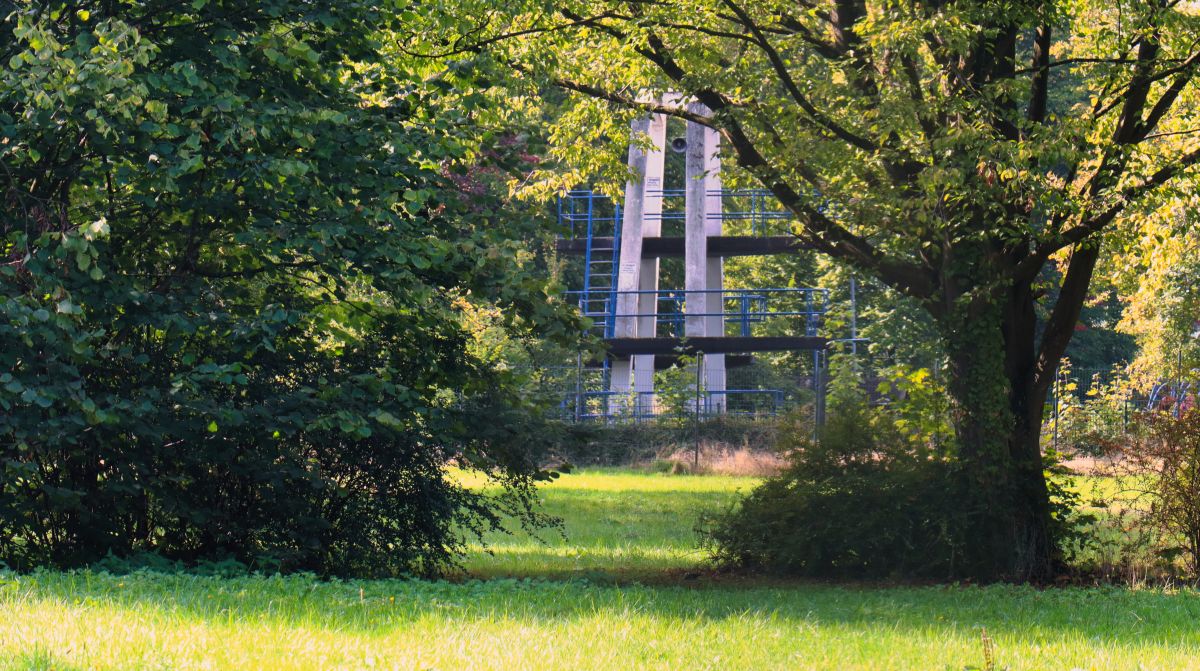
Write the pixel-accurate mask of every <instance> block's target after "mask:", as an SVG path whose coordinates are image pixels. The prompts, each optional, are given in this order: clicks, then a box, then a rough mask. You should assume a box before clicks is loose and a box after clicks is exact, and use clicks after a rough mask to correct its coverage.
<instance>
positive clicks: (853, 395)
mask: <svg viewBox="0 0 1200 671" xmlns="http://www.w3.org/2000/svg"><path fill="white" fill-rule="evenodd" d="M896 419H897V415H896V414H895V411H894V410H892V409H887V408H872V407H870V406H869V404H868V402H867V397H866V394H865V392H864V390H863V388H862V386H861V384H860V374H859V372H858V370H857V368H856V364H855V363H854V361H853V360H852V359H850V358H849V357H847V356H844V355H837V356H834V357H833V358H832V360H831V389H830V392H829V419H828V422H827V424H826V427H825V430H824V432H823V434H822V436H821V440H820V441H819V442H813V441H812V440H811V439H810V437H809V436H810V434H809V427H808V426H806V425H803V424H797V425H794V426H791V427H784V429H783V430H782V431H781V434H780V449H781V451H784V452H788V453H790V455H791V457H790V458H791V463H790V465H789V467H788V468H787V469H786V470H785V471H784V472H783V473H782V474H781V475H779V476H778V477H774V478H770V479H768V480H767V481H766V482H764V483H763V484H762V485H761V486H759V487H758V488H756V489H755V490H753V491H752V492H750V493H749V494H748V495H747V496H746V497H744V498H743V499H742V500H741V501H740V502H739V504H738V505H737V506H736V507H734V508H733V509H731V510H729V511H727V512H726V513H724V514H723V515H721V516H718V517H717V518H715V519H712V520H709V521H708V522H707V523H706V525H705V533H706V535H707V540H708V543H709V546H710V549H711V550H712V551H713V553H714V555H715V558H716V559H717V561H718V563H720V564H723V565H725V566H729V567H737V568H743V569H752V570H765V571H769V572H775V573H782V574H789V575H803V576H818V577H837V578H937V579H944V578H953V577H959V576H971V575H976V574H977V572H978V570H979V566H978V565H977V564H976V563H975V562H977V561H979V560H978V559H976V558H977V557H978V555H979V551H978V550H979V545H980V544H981V543H982V542H983V541H982V540H981V539H980V538H979V534H980V533H981V532H980V530H979V520H978V518H977V516H976V515H975V514H974V512H973V511H972V510H971V508H970V507H969V506H966V505H964V501H969V500H971V499H970V496H969V492H967V491H966V489H965V488H966V486H967V485H965V484H964V483H966V482H969V481H968V480H967V479H966V478H964V477H963V473H962V469H961V466H960V464H959V462H958V461H957V459H956V458H955V454H954V450H953V448H952V447H949V446H947V445H944V444H941V443H940V442H935V441H931V440H929V437H928V436H923V435H920V434H913V433H911V432H907V431H902V430H900V429H899V428H898V426H904V424H899V425H898V424H897V422H896ZM939 421H940V420H938V419H937V418H935V417H930V418H926V419H925V420H924V421H923V422H920V423H919V424H922V425H928V426H934V425H936V424H938V423H939ZM1051 495H1052V501H1053V502H1054V511H1053V513H1054V519H1055V524H1054V533H1055V538H1056V541H1058V542H1060V543H1061V542H1063V541H1064V540H1065V539H1066V536H1067V535H1068V534H1069V533H1070V532H1072V531H1073V530H1074V529H1076V528H1077V525H1078V520H1077V518H1075V517H1074V505H1075V504H1076V503H1077V501H1076V500H1075V499H1073V498H1072V497H1071V496H1070V494H1069V492H1068V491H1067V490H1066V489H1064V488H1062V487H1061V486H1055V487H1053V488H1052V492H1051Z"/></svg>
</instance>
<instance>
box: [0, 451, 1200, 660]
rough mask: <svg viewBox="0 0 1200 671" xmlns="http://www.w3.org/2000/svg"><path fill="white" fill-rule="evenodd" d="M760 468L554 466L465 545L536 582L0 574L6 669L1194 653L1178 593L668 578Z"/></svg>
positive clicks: (1198, 603) (476, 568) (1187, 609)
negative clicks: (986, 642) (506, 525)
mask: <svg viewBox="0 0 1200 671" xmlns="http://www.w3.org/2000/svg"><path fill="white" fill-rule="evenodd" d="M753 483H754V481H753V480H750V479H744V478H704V477H693V476H668V475H661V476H659V475H645V474H622V473H619V472H611V471H608V472H599V473H597V472H584V473H581V474H573V475H568V476H565V477H563V478H562V479H560V480H559V481H557V482H555V483H553V484H550V485H547V486H546V487H545V488H544V492H543V493H544V495H545V501H546V505H547V507H548V509H549V511H550V512H552V513H555V514H558V515H560V516H562V517H563V519H564V524H563V531H564V532H565V537H563V536H562V535H559V534H557V532H555V531H553V530H545V531H542V532H540V533H539V535H540V536H542V537H543V538H544V539H545V540H546V542H545V543H539V542H538V541H536V540H535V539H534V538H532V537H530V536H529V535H528V534H525V533H519V534H517V535H515V536H504V535H495V536H493V537H489V539H488V541H489V542H490V543H491V546H492V551H493V553H494V554H492V555H488V554H485V553H484V552H483V551H482V548H480V547H476V548H473V549H472V553H471V555H470V556H469V557H468V558H467V560H466V564H467V570H468V571H469V574H470V575H476V576H489V577H490V576H540V577H503V578H492V579H488V580H475V579H468V578H467V577H463V576H460V577H459V578H457V579H455V580H453V581H449V582H445V581H443V582H426V581H404V580H373V581H322V580H318V579H315V578H313V577H310V576H290V577H278V576H276V577H246V578H232V579H230V578H225V579H222V578H208V577H196V576H187V575H161V574H152V573H139V574H134V575H128V576H111V575H107V574H97V573H93V572H76V573H57V572H43V573H38V574H34V575H31V576H17V575H13V574H0V615H2V616H3V617H0V671H17V670H21V671H24V670H26V669H38V670H45V669H52V668H53V669H57V670H61V671H76V670H82V669H89V670H91V669H95V670H97V671H118V670H120V671H125V670H127V669H172V670H185V671H191V670H196V671H200V670H206V671H223V670H241V669H272V670H274V669H279V670H282V671H293V670H294V671H300V670H304V671H309V670H312V671H317V670H327V669H328V670H339V671H340V670H351V669H353V670H358V669H484V670H493V669H495V670H508V669H538V670H543V669H622V670H623V669H706V668H707V669H721V670H725V669H813V670H830V671H833V670H839V671H840V670H843V669H849V670H854V671H867V670H874V669H895V670H900V671H918V670H920V671H926V670H930V669H932V670H935V671H941V670H946V669H952V670H955V671H960V670H962V669H964V668H967V667H971V666H974V667H976V668H983V665H984V658H983V653H982V646H981V643H980V639H981V633H982V631H983V630H984V629H986V631H987V633H988V635H989V636H990V637H991V638H992V639H993V640H994V641H995V644H996V657H997V660H996V661H997V664H996V668H997V669H1002V668H1008V669H1010V670H1011V671H1023V670H1032V669H1061V670H1063V671H1066V670H1068V669H1074V668H1079V669H1089V670H1096V671H1116V670H1118V669H1121V670H1124V669H1139V668H1145V669H1184V668H1197V667H1198V666H1200V628H1197V627H1196V626H1195V622H1197V621H1200V596H1198V594H1197V592H1194V591H1191V590H1181V591H1163V590H1132V589H1121V588H1115V587H1114V588H1096V589H1077V588H1071V589H1055V590H1037V589H1033V588H1029V587H1019V586H1007V585H1000V586H991V587H970V586H929V587H913V586H890V587H889V586H874V587H872V586H855V585H824V584H814V583H780V582H773V583H771V582H765V581H755V580H742V579H736V578H710V577H701V578H700V579H697V580H690V581H681V580H679V579H678V577H677V576H678V575H679V569H686V568H689V567H694V566H697V565H698V564H699V563H701V562H702V560H703V555H702V554H701V553H700V552H699V550H698V548H697V545H696V536H695V534H694V532H693V531H692V527H693V525H694V520H695V517H696V515H698V514H699V513H700V512H702V511H704V510H709V509H712V508H713V507H714V506H715V507H717V508H719V507H721V506H724V505H728V504H729V502H731V501H732V500H733V498H734V496H735V490H737V489H739V488H741V489H743V490H746V489H748V488H749V487H750V486H752V485H753ZM541 577H551V578H555V579H554V580H546V579H542V578H541ZM562 578H570V579H562ZM672 580H674V582H672ZM639 581H640V582H641V584H639Z"/></svg>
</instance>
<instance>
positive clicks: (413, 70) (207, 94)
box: [0, 0, 574, 573]
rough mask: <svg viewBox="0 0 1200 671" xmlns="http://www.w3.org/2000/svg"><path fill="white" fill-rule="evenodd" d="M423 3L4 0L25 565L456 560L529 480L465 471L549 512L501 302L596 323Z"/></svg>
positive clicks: (0, 240)
mask: <svg viewBox="0 0 1200 671" xmlns="http://www.w3.org/2000/svg"><path fill="white" fill-rule="evenodd" d="M399 4H400V3H391V2H382V3H380V2H338V3H297V2H285V1H283V0H266V1H264V2H249V3H248V2H233V1H226V0H197V1H195V2H185V3H180V2H174V1H167V0H144V1H139V2H124V3H119V4H118V3H113V2H101V1H96V2H73V3H66V2H52V3H41V2H36V3H35V2H17V3H12V2H4V3H0V12H3V16H2V17H0V168H2V172H0V199H2V201H3V207H2V208H0V211H2V213H0V338H3V341H4V343H5V346H4V347H3V348H2V350H0V371H3V373H2V374H0V561H3V562H7V563H9V564H10V565H16V566H28V565H30V564H35V563H42V562H47V561H49V562H56V563H61V564H75V563H80V562H86V561H92V560H95V559H96V558H98V557H99V556H103V555H104V553H106V552H113V553H116V554H122V553H129V552H134V551H150V552H159V553H162V554H165V555H168V556H172V557H175V558H182V559H194V558H199V557H210V558H211V557H218V558H219V557H225V556H235V557H237V558H239V559H243V560H247V561H251V560H257V559H262V558H268V559H271V560H273V561H275V562H279V563H280V564H282V565H283V566H285V567H287V568H304V569H311V570H318V571H325V572H336V573H370V572H390V573H395V572H403V571H434V570H437V569H438V568H440V567H442V566H444V565H445V564H446V563H447V562H449V561H452V559H453V555H454V551H455V549H456V548H457V547H458V543H459V540H460V534H461V533H462V532H463V531H464V530H467V531H469V530H471V529H478V528H481V527H483V526H489V525H494V524H496V523H497V519H498V518H497V515H496V506H497V505H500V504H501V503H502V502H501V501H500V500H497V499H492V498H486V497H484V496H483V495H482V494H479V493H475V492H470V491H467V490H465V489H463V488H462V487H461V486H460V485H458V484H457V483H456V481H454V480H453V479H451V478H449V477H448V476H447V474H446V467H447V465H448V464H450V463H456V464H458V465H461V466H464V467H468V468H476V469H480V470H483V471H485V472H487V473H489V474H491V475H493V476H495V477H496V478H499V479H500V480H501V481H502V482H504V483H505V484H506V485H508V492H509V497H508V499H507V500H508V501H509V503H510V504H515V505H517V506H518V507H519V508H520V509H523V510H525V511H526V513H527V512H528V510H529V508H528V504H529V502H530V500H531V499H530V496H531V491H532V490H531V488H530V487H531V483H532V482H533V480H534V479H535V478H537V477H541V476H542V475H543V474H542V473H541V472H540V471H538V469H537V468H536V462H535V458H536V449H537V444H536V443H537V441H536V440H531V439H530V438H529V437H528V435H523V434H521V433H520V431H521V428H522V427H523V426H526V425H527V424H528V423H529V422H531V421H535V420H533V419H530V417H536V415H535V414H532V413H527V412H525V411H526V410H527V408H524V407H523V406H522V401H521V400H520V399H519V398H517V397H516V395H515V394H512V393H511V391H510V390H511V389H512V388H513V385H514V379H513V376H512V374H511V373H506V372H504V371H501V370H499V369H497V368H496V367H495V366H494V365H491V363H492V362H489V361H488V360H487V357H486V356H484V355H483V354H482V353H481V351H482V350H481V349H480V348H479V347H478V346H477V333H475V332H473V329H474V327H475V324H476V322H475V321H474V318H475V316H477V314H478V312H479V311H480V310H484V311H486V312H487V313H488V314H490V315H492V321H491V323H492V325H493V326H494V327H495V328H500V329H502V330H504V332H505V333H507V334H510V335H512V336H515V337H516V342H521V339H522V338H525V337H528V336H529V335H530V334H532V333H535V332H538V333H551V334H553V333H555V332H557V333H566V332H573V331H574V327H572V326H570V325H569V324H568V323H566V322H563V321H562V320H560V319H559V318H558V317H557V316H556V314H555V313H554V312H553V310H552V308H551V307H550V306H549V305H548V303H547V301H546V300H545V296H546V286H545V284H544V281H543V280H541V279H538V277H537V275H536V274H535V273H533V272H532V269H531V267H530V264H529V263H528V261H529V258H528V252H527V251H526V250H525V249H524V248H523V246H522V245H521V244H519V242H518V239H519V238H520V237H521V235H522V227H523V226H526V225H528V224H529V221H528V220H527V219H521V218H519V217H518V218H516V219H515V220H510V221H504V220H501V219H500V218H498V216H497V214H496V212H497V211H498V210H499V208H498V207H497V206H496V203H495V202H493V201H492V200H491V196H490V195H489V193H488V191H487V190H486V189H475V190H472V189H467V188H464V184H465V183H466V182H468V181H469V179H468V176H467V175H466V173H467V172H468V171H469V169H470V168H471V167H472V166H476V165H478V164H479V163H480V162H481V161H482V160H484V158H485V157H484V156H483V154H482V153H481V151H480V150H481V145H480V141H481V138H480V137H479V136H478V135H477V134H475V133H474V131H473V130H472V128H473V126H474V125H475V121H476V119H477V118H478V117H481V116H482V115H485V114H487V110H485V109H483V108H482V107H481V102H482V100H481V99H480V98H479V97H478V95H475V94H473V93H472V91H473V86H471V85H470V84H469V82H468V81H467V80H465V79H464V78H463V77H462V76H460V75H459V74H458V73H457V72H456V70H455V69H453V68H447V67H446V66H445V64H443V63H439V62H432V61H426V60H423V61H420V62H415V63H413V62H406V61H404V60H402V59H395V58H394V54H393V53H391V52H390V51H389V50H390V49H391V46H390V45H391V44H392V43H393V40H392V39H391V38H390V37H389V36H390V35H394V34H396V33H397V31H404V30H406V29H405V27H404V24H403V22H404V20H405V14H404V13H403V12H402V11H401V10H402V7H400V6H399ZM410 60H411V59H410ZM475 330H477V329H475ZM536 435H544V434H541V433H538V434H536Z"/></svg>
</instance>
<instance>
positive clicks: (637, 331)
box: [558, 96, 827, 416]
mask: <svg viewBox="0 0 1200 671" xmlns="http://www.w3.org/2000/svg"><path fill="white" fill-rule="evenodd" d="M663 102H664V104H665V105H672V104H682V103H680V102H679V100H678V99H677V98H676V97H674V96H665V97H664V101H663ZM687 107H688V110H689V111H690V112H692V113H693V114H698V115H702V116H704V115H708V114H709V112H708V110H707V108H705V107H704V106H703V105H700V104H698V103H688V104H687ZM686 124H687V126H686V134H685V136H684V138H676V139H675V140H674V141H673V142H672V148H673V149H675V150H676V151H679V150H682V151H683V153H684V184H683V188H676V189H667V188H664V172H665V159H666V147H667V117H666V116H665V115H663V114H650V115H645V116H641V117H638V118H637V119H635V120H634V121H633V122H632V124H631V142H630V147H629V155H628V165H629V172H630V179H629V180H628V181H627V183H626V185H625V191H624V198H623V207H622V206H621V205H618V204H616V203H613V202H612V201H611V200H609V199H607V198H605V197H604V196H601V195H599V194H595V193H593V192H591V191H572V192H568V193H566V194H564V195H563V197H562V198H561V199H560V201H559V218H560V222H561V223H562V224H563V225H564V227H566V228H568V229H570V231H571V235H570V237H564V238H562V239H560V240H559V241H558V249H559V251H560V252H561V253H564V254H568V255H579V256H582V257H583V260H584V264H583V265H584V282H583V284H584V286H583V288H582V289H581V290H578V291H572V292H568V294H569V297H570V298H571V299H573V300H575V301H577V303H578V305H579V307H580V310H581V311H582V312H583V314H584V315H585V316H587V317H589V318H590V319H591V320H592V325H593V326H592V328H593V329H594V333H595V334H596V335H598V336H600V337H601V338H603V340H604V341H605V344H606V346H607V352H608V358H607V360H606V361H605V362H604V366H605V370H606V372H607V375H606V377H607V389H606V390H605V391H604V392H601V393H602V394H603V395H604V397H605V398H606V399H607V400H606V404H605V405H606V406H608V412H612V413H620V412H621V410H620V408H619V407H618V406H620V405H621V404H622V403H624V404H626V405H627V404H628V400H627V399H630V398H632V399H634V400H633V404H634V406H635V407H634V408H633V410H634V414H635V415H637V416H640V415H642V414H644V413H646V412H651V413H652V412H653V407H654V405H655V399H654V371H655V368H656V365H655V364H656V361H655V359H656V357H669V358H672V359H674V358H676V357H677V356H679V355H680V354H681V353H682V354H689V355H702V356H699V357H698V362H699V363H698V365H700V366H701V370H699V371H697V375H698V377H697V379H698V380H700V379H701V378H702V384H703V388H704V390H705V393H706V394H707V401H706V409H705V410H706V412H710V413H713V414H721V413H724V412H725V410H726V406H727V399H728V397H729V394H730V393H733V392H732V391H731V390H728V389H727V386H726V364H727V361H726V356H727V355H732V354H739V353H740V354H744V353H750V352H766V351H798V350H803V351H814V352H819V351H822V350H824V349H825V347H826V345H827V341H826V340H825V339H824V338H821V337H819V336H818V335H817V326H818V324H819V322H820V319H821V316H822V315H823V314H824V312H825V303H826V296H825V292H824V291H823V290H820V289H809V288H801V289H796V288H792V289H726V288H725V286H724V283H725V277H724V259H725V257H731V256H761V255H769V254H783V253H789V252H794V251H796V250H799V249H801V245H800V243H799V242H798V240H797V239H796V237H795V236H793V235H791V234H790V224H789V223H788V221H789V220H790V218H791V215H790V213H787V212H783V211H780V210H778V209H773V208H772V207H771V206H772V205H774V202H775V201H774V199H773V198H772V197H771V196H770V195H769V194H767V193H766V192H763V191H752V190H740V191H739V190H727V189H724V188H722V182H721V164H720V158H719V149H720V136H719V135H718V134H717V132H716V131H715V130H713V129H711V128H708V127H706V126H704V125H701V124H699V123H695V122H693V121H687V122H686ZM647 138H648V141H647ZM680 200H682V207H679V201H680ZM680 220H682V223H683V235H669V236H664V235H663V222H664V221H676V222H677V221H680ZM727 223H730V224H731V225H732V228H735V229H737V230H736V231H730V232H735V233H736V234H734V235H727V234H726V230H725V229H726V224H727ZM676 225H677V224H676ZM664 257H682V258H683V261H684V263H683V270H684V272H683V285H684V286H683V287H682V288H676V289H662V288H660V286H659V285H660V279H661V277H662V275H661V268H660V259H662V258H664ZM780 319H787V320H792V321H793V322H794V321H795V320H801V322H802V323H803V326H804V328H803V335H780V333H781V332H784V333H786V332H788V331H792V332H793V333H794V331H795V330H796V329H794V327H793V328H783V329H779V328H770V329H767V328H764V326H765V325H766V324H767V322H769V321H775V320H780ZM747 358H748V357H744V356H743V357H739V358H738V361H739V362H740V361H745V360H746V359H747ZM742 391H752V390H742ZM576 403H577V405H578V399H577V400H576Z"/></svg>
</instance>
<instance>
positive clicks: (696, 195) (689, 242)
mask: <svg viewBox="0 0 1200 671" xmlns="http://www.w3.org/2000/svg"><path fill="white" fill-rule="evenodd" d="M688 110H689V111H690V112H693V113H695V114H705V113H707V111H708V110H707V108H705V107H704V106H703V105H700V104H699V103H692V104H690V105H688ZM705 130H706V129H705V127H704V126H701V125H699V124H696V123H692V122H690V121H689V122H688V124H687V134H686V139H687V149H686V150H685V153H684V190H683V200H684V205H683V207H684V216H683V225H684V226H683V288H684V292H685V293H684V323H683V331H684V336H686V337H688V338H696V337H702V336H705V335H708V319H707V318H706V317H704V314H705V313H706V312H708V300H709V299H708V296H707V294H705V293H702V292H704V291H705V290H706V289H707V288H708V228H707V227H708V222H707V213H708V192H707V187H708V180H707V179H705V177H704V174H705V172H706V170H707V167H708V156H707V154H708V152H707V151H706V149H705V145H706V144H707V143H706V142H705V140H706V139H707V138H706V137H705V135H706V133H705ZM699 362H700V358H699V357H698V358H697V365H700V363H699ZM699 379H700V376H699V375H697V381H699Z"/></svg>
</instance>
